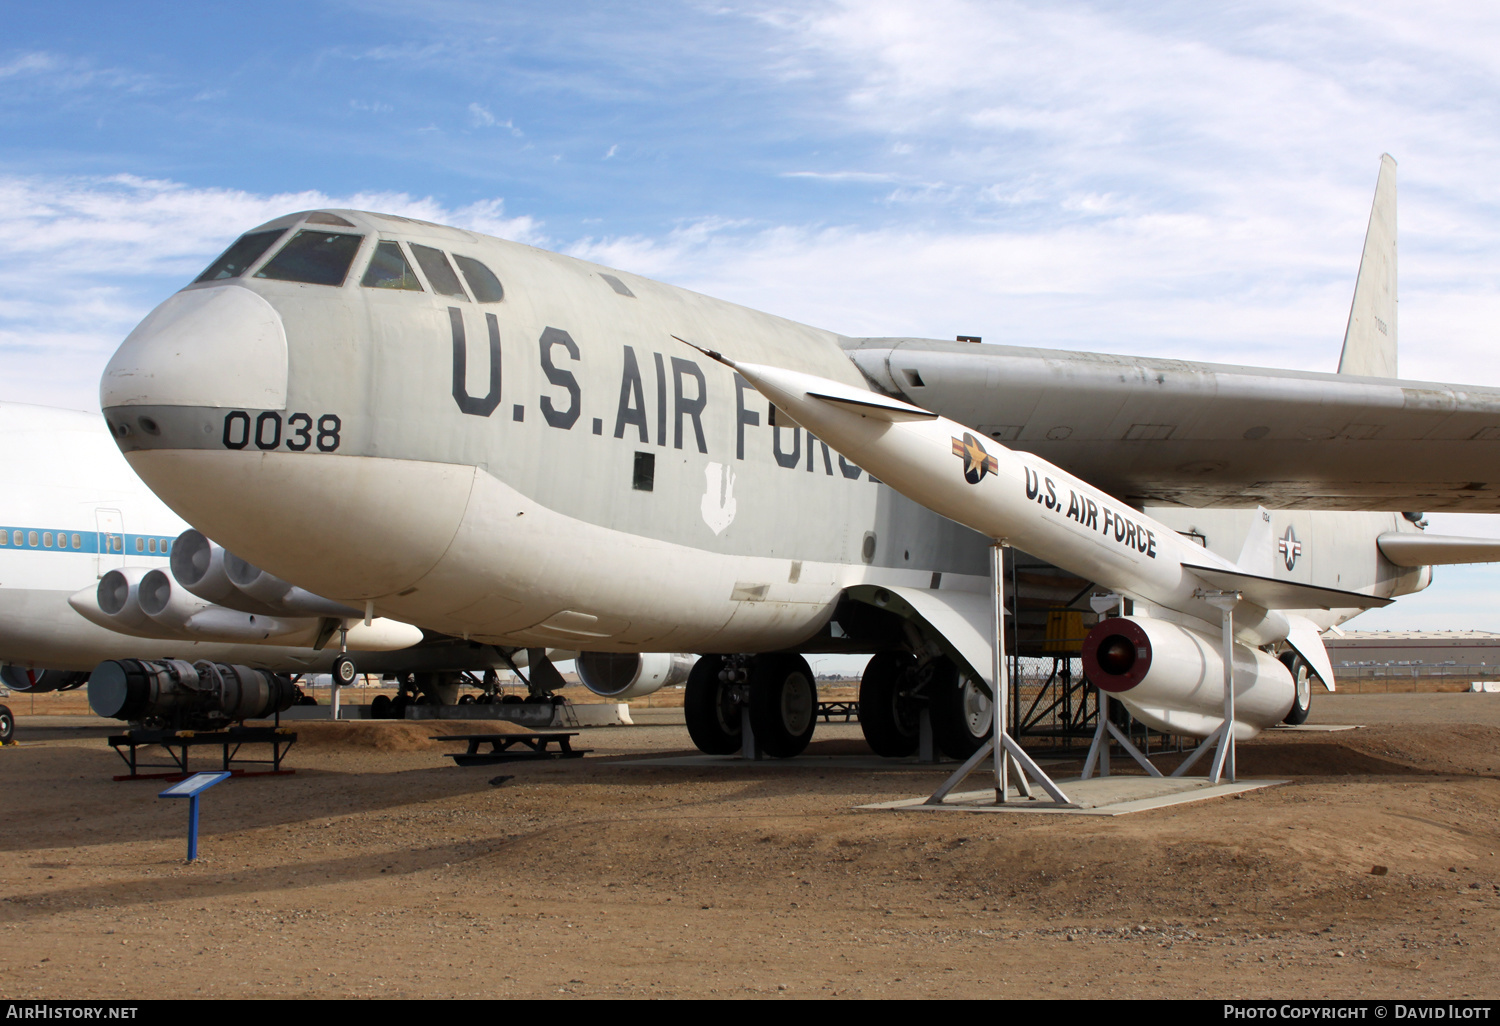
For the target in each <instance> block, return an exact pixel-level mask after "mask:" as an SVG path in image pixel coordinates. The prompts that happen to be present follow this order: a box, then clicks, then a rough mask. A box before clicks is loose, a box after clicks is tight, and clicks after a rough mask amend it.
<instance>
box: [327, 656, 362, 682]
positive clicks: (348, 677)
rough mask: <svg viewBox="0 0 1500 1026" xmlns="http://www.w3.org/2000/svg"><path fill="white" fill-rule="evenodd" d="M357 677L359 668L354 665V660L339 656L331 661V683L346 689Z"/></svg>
mask: <svg viewBox="0 0 1500 1026" xmlns="http://www.w3.org/2000/svg"><path fill="white" fill-rule="evenodd" d="M358 677H359V668H358V667H356V666H355V665H354V660H353V659H350V658H349V657H348V656H346V655H341V656H339V657H338V658H337V659H335V660H334V661H333V682H334V683H335V684H337V685H338V686H339V687H341V688H347V687H349V686H350V685H351V684H353V683H354V681H355V680H356V679H357V678H358Z"/></svg>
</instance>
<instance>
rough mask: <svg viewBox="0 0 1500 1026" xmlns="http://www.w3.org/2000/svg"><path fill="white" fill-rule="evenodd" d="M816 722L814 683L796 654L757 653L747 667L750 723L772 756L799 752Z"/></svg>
mask: <svg viewBox="0 0 1500 1026" xmlns="http://www.w3.org/2000/svg"><path fill="white" fill-rule="evenodd" d="M817 725H818V685H817V680H816V678H814V677H813V672H812V667H810V666H808V665H807V660H806V659H803V658H802V657H801V656H799V655H791V654H778V655H763V656H758V657H757V658H756V660H755V662H754V664H753V665H752V667H751V670H750V726H751V727H752V728H753V729H754V731H755V741H756V743H757V744H758V745H760V750H761V751H762V752H764V753H765V754H767V755H769V756H771V757H772V758H773V759H790V758H792V757H793V756H797V755H801V754H802V753H803V751H804V750H806V748H807V744H808V742H809V741H811V740H812V736H813V729H814V728H815V727H816V726H817Z"/></svg>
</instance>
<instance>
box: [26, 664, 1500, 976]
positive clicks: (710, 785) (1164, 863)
mask: <svg viewBox="0 0 1500 1026" xmlns="http://www.w3.org/2000/svg"><path fill="white" fill-rule="evenodd" d="M17 706H19V708H17ZM12 707H13V708H16V711H17V712H18V713H20V714H21V715H20V717H19V722H18V727H19V729H18V736H19V737H20V738H22V740H21V743H20V744H18V745H15V746H11V747H7V748H5V749H3V750H0V800H3V803H4V804H3V808H4V810H5V815H4V823H5V829H4V831H3V834H0V848H3V858H0V997H3V998H83V997H97V998H163V997H200V996H207V997H233V998H238V997H256V996H267V997H301V996H309V997H348V996H381V997H492V998H493V997H511V996H516V997H546V996H552V997H569V996H572V997H580V996H581V997H610V996H641V997H702V996H747V995H748V996H754V995H761V996H770V997H778V996H786V997H818V996H847V997H929V996H930V997H979V996H985V997H1012V996H1014V997H1058V996H1061V997H1095V998H1097V997H1209V998H1231V997H1265V998H1272V997H1274V998H1282V997H1309V998H1317V997H1383V998H1409V999H1415V998H1423V997H1430V998H1435V997H1453V998H1457V997H1465V996H1468V997H1479V998H1494V997H1496V996H1497V993H1500V944H1497V931H1500V858H1497V857H1496V855H1495V852H1496V851H1497V850H1500V815H1497V814H1500V696H1493V695H1492V696H1485V695H1456V694H1455V695H1442V694H1439V695H1432V694H1427V695H1351V696H1325V695H1319V696H1318V699H1317V701H1315V703H1314V720H1315V721H1321V722H1325V723H1328V722H1338V723H1365V724H1368V726H1367V727H1366V728H1365V729H1362V730H1358V731H1345V732H1337V733H1313V732H1294V733H1286V732H1283V733H1276V734H1274V735H1270V736H1265V737H1263V738H1261V739H1258V740H1257V741H1255V742H1252V743H1249V744H1245V745H1243V746H1242V747H1241V749H1240V764H1241V765H1240V769H1241V776H1265V777H1275V778H1277V779H1286V780H1288V781H1289V783H1288V784H1286V785H1284V786H1281V787H1276V788H1270V789H1266V790H1261V791H1255V792H1251V793H1248V794H1245V795H1243V796H1241V797H1238V798H1233V799H1220V800H1212V801H1204V802H1198V803H1195V804H1189V805H1181V806H1175V807H1171V808H1165V809H1159V810H1155V811H1151V812H1145V813H1140V814H1137V815H1132V816H1124V817H1118V818H1103V817H1084V816H1044V815H1039V814H962V813H953V814H920V813H918V814H912V813H904V814H903V813H890V812H869V811H858V810H856V809H855V808H854V807H855V806H857V805H860V804H864V803H869V802H876V801H886V800H892V799H897V798H903V797H912V796H917V795H921V794H923V793H925V792H929V791H931V790H932V789H933V788H934V787H935V786H936V785H937V784H938V782H939V781H940V780H941V779H942V776H943V774H944V772H945V771H943V770H935V769H932V768H927V767H918V766H914V765H908V764H899V763H886V764H882V765H876V764H874V763H872V762H871V760H870V759H869V757H868V756H867V755H865V756H863V757H862V756H861V754H860V753H861V751H862V749H863V742H862V741H861V740H860V739H859V728H858V726H857V725H854V724H851V725H847V726H846V725H843V724H834V725H831V726H820V727H819V734H818V737H817V738H816V739H815V740H814V742H813V747H812V749H811V750H810V752H809V756H812V757H811V758H804V759H802V760H797V761H794V763H775V764H739V765H729V766H692V765H681V764H679V765H670V766H651V767H647V766H641V765H632V763H634V762H639V760H640V759H641V758H642V757H644V756H662V755H674V754H680V755H688V754H691V751H692V750H691V745H690V743H689V741H688V738H687V732H686V730H685V729H684V728H683V727H682V726H681V725H680V714H678V713H675V712H674V711H672V710H656V711H654V712H646V713H642V714H641V717H640V718H643V719H644V718H649V717H653V716H654V718H655V719H656V720H657V721H658V722H656V723H654V724H651V723H648V724H647V725H641V726H636V727H617V728H599V729H594V730H589V731H585V732H584V733H583V735H582V736H581V737H579V738H578V739H577V743H578V744H579V746H580V747H584V748H591V749H593V754H591V755H589V756H588V757H587V758H585V759H582V760H577V761H572V762H551V763H514V764H508V765H504V766H492V767H483V768H467V769H462V768H458V767H455V766H453V765H452V764H451V762H450V760H448V759H446V758H444V757H443V753H444V752H445V751H452V750H455V746H454V745H453V743H451V742H447V743H443V742H431V741H428V740H426V738H427V735H428V734H430V733H437V732H438V731H437V730H436V729H433V728H434V727H435V726H436V725H423V724H420V723H396V722H375V723H350V724H319V723H298V724H295V727H296V729H297V730H298V731H299V733H300V734H301V736H302V739H303V740H302V741H300V742H299V744H298V745H297V746H296V747H295V748H294V749H293V751H292V755H291V756H290V760H289V765H291V766H294V767H295V768H296V770H297V772H296V774H295V775H294V776H286V777H247V778H238V779H234V780H231V781H229V782H227V783H225V784H222V785H220V786H219V787H218V788H215V789H214V790H211V791H209V792H208V793H207V794H206V796H205V797H204V799H203V811H202V831H203V832H202V836H201V840H200V851H201V857H200V859H199V860H198V861H197V862H196V863H193V864H191V865H188V864H185V863H184V862H183V855H184V850H185V832H186V830H185V828H186V819H187V809H186V803H185V802H180V801H166V800H159V799H158V798H157V797H156V794H157V792H158V791H159V790H161V788H162V784H161V782H159V781H157V782H115V781H113V780H111V776H112V775H113V774H114V773H116V772H119V771H120V770H121V769H122V766H121V764H120V762H119V761H118V759H117V758H116V756H115V755H114V753H113V752H111V751H110V750H109V749H108V748H107V747H106V745H105V743H104V740H103V736H104V734H105V733H106V732H107V731H106V730H105V729H103V728H100V727H99V726H97V723H98V721H89V720H85V719H82V718H78V719H76V720H71V719H70V720H64V719H63V718H61V717H58V718H53V717H36V718H33V717H29V716H27V715H26V709H25V705H24V703H19V702H18V703H12ZM673 719H676V720H678V722H676V723H673V722H670V721H671V720H673ZM660 721H666V722H660ZM443 727H444V728H446V729H448V730H452V729H455V728H454V725H452V724H446V723H445V724H443ZM1116 765H1117V767H1118V763H1117V764H1116ZM1057 771H1058V772H1059V774H1061V775H1066V773H1067V772H1068V768H1067V767H1062V766H1060V767H1057ZM976 786H977V785H976Z"/></svg>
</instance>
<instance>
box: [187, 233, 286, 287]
mask: <svg viewBox="0 0 1500 1026" xmlns="http://www.w3.org/2000/svg"><path fill="white" fill-rule="evenodd" d="M285 234H286V229H285V228H273V229H272V230H271V231H268V232H250V233H249V234H248V235H241V236H240V237H239V238H238V239H236V240H235V243H234V245H232V246H230V247H229V248H228V249H226V250H225V251H224V255H223V256H221V257H219V259H217V260H215V261H214V262H213V263H211V264H209V265H208V270H206V271H204V272H203V273H202V274H200V275H198V277H196V278H194V279H193V281H194V282H200V281H220V280H221V279H224V278H238V277H239V276H240V275H242V274H244V273H245V271H246V270H247V269H248V268H249V266H250V265H251V264H253V263H255V261H257V260H259V259H260V257H261V254H262V253H264V252H265V251H266V250H268V249H270V248H271V245H272V244H273V243H274V242H275V241H276V240H277V239H279V238H281V237H282V236H283V235H285Z"/></svg>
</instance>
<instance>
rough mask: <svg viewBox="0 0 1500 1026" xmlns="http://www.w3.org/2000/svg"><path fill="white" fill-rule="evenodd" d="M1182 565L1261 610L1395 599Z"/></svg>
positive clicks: (1364, 605) (1355, 605)
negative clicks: (1242, 595) (1238, 595)
mask: <svg viewBox="0 0 1500 1026" xmlns="http://www.w3.org/2000/svg"><path fill="white" fill-rule="evenodd" d="M1182 565H1183V568H1184V569H1187V570H1190V571H1192V572H1193V573H1194V574H1196V575H1197V576H1198V577H1199V578H1200V579H1202V580H1203V582H1204V583H1205V584H1207V585H1209V586H1210V587H1212V588H1216V589H1219V590H1222V591H1238V592H1242V593H1243V594H1244V596H1245V598H1247V599H1249V600H1250V601H1251V602H1254V603H1255V604H1256V605H1258V606H1261V607H1263V608H1265V609H1373V608H1378V607H1381V606H1388V605H1390V604H1391V603H1392V602H1394V601H1395V599H1388V598H1379V597H1377V596H1375V595H1365V594H1362V593H1360V592H1357V591H1340V590H1339V589H1337V588H1319V587H1315V586H1314V585H1311V584H1298V583H1297V582H1296V581H1278V580H1274V579H1272V578H1270V577H1259V576H1257V575H1255V574H1246V573H1240V572H1239V571H1236V570H1225V569H1223V568H1222V567H1216V566H1199V565H1197V564H1195V563H1184V564H1182ZM1309 661H1310V660H1309Z"/></svg>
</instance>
